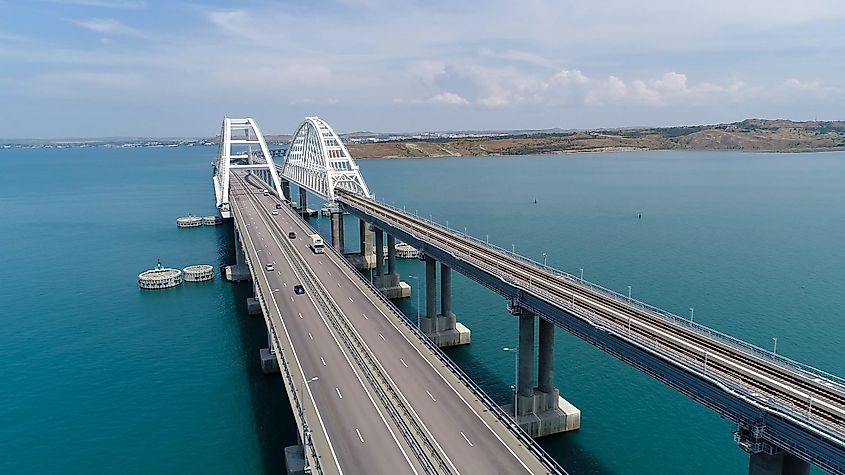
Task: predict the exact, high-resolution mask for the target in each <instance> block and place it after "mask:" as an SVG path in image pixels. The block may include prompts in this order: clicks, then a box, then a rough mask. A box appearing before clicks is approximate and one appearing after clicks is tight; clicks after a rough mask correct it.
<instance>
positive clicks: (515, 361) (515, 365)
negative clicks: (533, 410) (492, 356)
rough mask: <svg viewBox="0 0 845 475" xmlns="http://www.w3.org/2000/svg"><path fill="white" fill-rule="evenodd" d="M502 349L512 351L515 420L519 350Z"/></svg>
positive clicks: (514, 415) (514, 418)
mask: <svg viewBox="0 0 845 475" xmlns="http://www.w3.org/2000/svg"><path fill="white" fill-rule="evenodd" d="M502 350H504V351H510V352H513V420H514V422H516V385H517V383H518V381H517V380H518V379H519V360H518V358H519V351H518V350H517V349H516V348H508V347H504V348H502Z"/></svg>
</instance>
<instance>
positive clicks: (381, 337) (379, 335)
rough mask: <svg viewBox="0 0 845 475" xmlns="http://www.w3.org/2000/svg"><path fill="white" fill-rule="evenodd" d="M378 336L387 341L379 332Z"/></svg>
mask: <svg viewBox="0 0 845 475" xmlns="http://www.w3.org/2000/svg"><path fill="white" fill-rule="evenodd" d="M378 336H380V337H381V339H382V340H384V341H387V338H385V337H384V335H382V334H381V333H379V334H378Z"/></svg>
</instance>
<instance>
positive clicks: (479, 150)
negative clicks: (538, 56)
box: [0, 119, 845, 159]
mask: <svg viewBox="0 0 845 475" xmlns="http://www.w3.org/2000/svg"><path fill="white" fill-rule="evenodd" d="M340 137H341V140H343V142H344V143H345V144H346V146H347V148H348V149H349V153H350V154H351V155H352V157H353V158H355V159H371V158H426V157H466V156H501V155H540V154H569V153H585V152H630V151H643V150H736V151H749V152H825V151H842V150H845V121H808V122H796V121H791V120H782V119H777V120H769V119H746V120H743V121H741V122H733V123H730V124H716V125H695V126H680V127H632V128H618V129H595V130H561V129H549V130H516V131H452V132H422V133H378V132H353V133H348V134H341V135H340ZM265 139H266V140H267V143H268V145H270V148H286V147H287V142H288V141H289V140H290V136H289V135H267V136H265ZM218 143H219V137H210V138H138V137H131V138H108V139H62V140H3V139H0V150H2V149H22V148H59V149H61V148H86V147H112V148H137V147H194V146H216V145H218Z"/></svg>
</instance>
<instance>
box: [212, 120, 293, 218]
mask: <svg viewBox="0 0 845 475" xmlns="http://www.w3.org/2000/svg"><path fill="white" fill-rule="evenodd" d="M232 170H261V171H267V172H269V174H270V178H271V181H272V183H271V184H272V186H273V188H274V189H275V191H276V193H278V195H279V196H283V195H282V186H281V181H280V180H279V174H278V172H277V171H276V166H275V164H274V163H273V157H272V155H271V153H270V151H269V150H268V149H267V142H265V140H264V135H262V133H261V129H259V128H258V124H256V123H255V121H254V120H253V119H251V118H244V119H233V118H230V117H226V118H225V119H223V127H222V129H221V130H220V147H219V148H218V151H217V159H216V160H215V161H214V178H213V181H214V194H215V196H216V198H217V209H219V210H220V215H221V216H222V217H224V218H231V217H232V212H231V208H230V206H229V182H230V178H231V172H232Z"/></svg>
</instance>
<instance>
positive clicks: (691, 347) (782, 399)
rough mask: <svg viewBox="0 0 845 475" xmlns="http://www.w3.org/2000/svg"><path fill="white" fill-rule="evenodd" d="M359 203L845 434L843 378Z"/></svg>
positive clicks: (344, 196)
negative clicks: (786, 362)
mask: <svg viewBox="0 0 845 475" xmlns="http://www.w3.org/2000/svg"><path fill="white" fill-rule="evenodd" d="M341 200H342V201H346V202H348V203H349V204H351V205H352V206H355V207H357V208H359V209H362V210H366V211H367V212H369V213H373V214H375V215H378V216H381V217H382V218H384V219H385V220H386V221H388V222H394V223H397V224H398V225H399V226H401V227H402V228H404V229H405V230H407V231H408V232H409V234H412V235H414V236H416V237H417V238H419V239H421V240H423V241H425V240H428V241H429V242H432V243H433V244H435V245H438V246H440V247H441V248H444V249H448V250H449V252H451V253H452V254H454V255H455V256H456V257H460V258H461V259H463V260H466V261H467V262H472V263H473V264H475V265H478V266H480V267H481V268H484V269H486V270H487V271H488V272H490V273H492V275H495V276H497V277H499V278H503V280H505V281H508V280H512V281H514V283H515V284H518V285H519V286H521V287H522V288H523V289H525V290H526V291H528V292H534V293H535V294H537V295H539V296H542V297H543V298H544V299H545V300H548V301H549V303H552V304H553V305H555V306H557V307H561V308H564V309H566V308H567V307H570V306H571V307H572V308H576V309H578V310H581V311H586V313H587V314H588V315H589V316H590V317H592V318H593V321H594V323H599V324H601V325H603V326H605V327H610V328H614V329H615V330H617V331H618V332H619V333H622V334H627V336H629V337H633V339H635V340H644V341H646V342H654V344H656V345H657V346H658V347H659V348H661V349H663V350H664V351H667V352H669V353H671V354H673V356H675V357H680V358H681V359H682V360H685V361H687V362H688V363H690V364H691V365H692V366H694V367H697V368H699V369H700V370H703V371H705V372H707V373H708V374H709V375H711V376H714V375H715V376H718V377H720V378H725V379H728V380H730V381H733V382H738V383H740V384H741V385H743V386H744V387H746V388H748V389H749V391H748V395H749V396H751V397H752V398H754V399H755V400H757V401H758V402H761V403H764V404H766V403H771V402H772V401H773V400H774V401H777V402H779V403H781V404H785V405H787V406H788V407H790V408H792V410H793V411H794V412H795V413H797V414H798V415H799V416H801V417H804V418H807V419H812V420H813V421H817V420H821V421H822V422H823V423H824V424H825V425H826V427H827V428H828V429H831V430H833V431H834V432H838V433H839V434H840V435H841V434H845V390H842V389H841V388H840V386H839V383H834V382H831V381H825V379H824V378H822V377H819V375H816V374H814V373H809V372H804V371H803V370H800V369H796V368H790V367H785V366H780V365H777V364H775V363H774V361H770V360H766V359H763V358H762V357H760V356H758V355H755V354H753V353H750V352H748V351H746V350H744V349H741V348H738V347H735V346H732V345H730V344H728V343H727V342H724V341H721V340H718V339H716V338H713V337H710V336H708V335H705V334H701V333H699V332H697V331H695V330H694V329H692V328H689V327H686V326H683V325H680V324H678V323H676V322H674V321H671V320H669V319H668V318H667V317H664V316H662V315H660V314H657V313H653V312H650V311H648V310H646V309H641V308H638V307H636V306H634V305H632V304H630V303H627V302H624V301H621V300H620V299H619V298H615V297H612V296H610V295H606V294H603V293H600V292H598V291H595V290H593V289H590V288H589V287H587V286H585V285H583V284H580V285H579V283H578V282H577V280H576V279H575V278H574V277H572V276H568V275H558V274H556V273H553V272H550V271H548V270H546V269H544V268H542V267H539V266H537V265H533V264H529V263H527V262H525V261H522V260H520V259H518V258H515V257H514V256H511V255H510V254H508V253H507V252H505V251H501V250H497V249H493V248H491V247H488V246H486V245H484V244H482V243H479V242H476V241H474V240H473V239H470V238H468V237H465V236H461V235H458V234H457V233H453V232H451V231H450V230H446V229H443V228H442V227H441V226H439V225H433V224H428V223H426V222H424V221H423V220H420V219H417V218H413V217H408V216H407V215H406V214H405V213H403V212H402V211H399V210H396V209H393V208H391V207H389V206H387V205H383V204H381V203H378V202H375V201H372V200H369V199H366V198H362V197H359V196H357V195H354V194H351V193H341Z"/></svg>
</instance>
